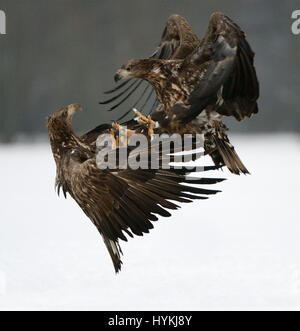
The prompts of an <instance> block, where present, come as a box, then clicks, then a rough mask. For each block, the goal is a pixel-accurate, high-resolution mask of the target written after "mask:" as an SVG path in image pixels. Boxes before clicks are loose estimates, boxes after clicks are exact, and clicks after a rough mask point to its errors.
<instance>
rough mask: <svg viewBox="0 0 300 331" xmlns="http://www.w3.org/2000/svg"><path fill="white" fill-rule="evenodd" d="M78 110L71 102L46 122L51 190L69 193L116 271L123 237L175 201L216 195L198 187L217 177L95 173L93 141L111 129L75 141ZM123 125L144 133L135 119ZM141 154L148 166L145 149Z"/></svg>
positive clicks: (140, 230) (148, 224) (172, 171)
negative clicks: (51, 162)
mask: <svg viewBox="0 0 300 331" xmlns="http://www.w3.org/2000/svg"><path fill="white" fill-rule="evenodd" d="M80 109H81V106H79V105H77V104H73V105H70V106H67V107H64V108H62V109H60V110H58V111H57V112H55V113H54V114H53V115H51V116H50V117H49V118H48V131H49V138H50V144H51V148H52V153H53V156H54V159H55V163H56V188H57V191H58V194H59V192H60V190H62V191H63V193H64V196H65V197H67V195H68V194H69V195H70V196H71V197H72V198H73V199H74V200H75V201H76V202H77V204H78V205H79V206H80V208H81V209H82V211H83V212H84V213H85V214H86V216H87V217H88V218H89V219H90V220H91V221H92V222H93V224H94V225H95V226H96V228H97V230H98V231H99V233H100V234H101V236H102V238H103V240H104V243H105V245H106V248H107V249H108V252H109V254H110V257H111V259H112V262H113V265H114V268H115V271H116V272H118V271H120V269H121V265H122V261H121V254H122V251H121V248H120V245H119V241H120V240H124V241H127V237H128V236H129V237H133V236H134V235H137V236H142V235H143V234H145V233H148V232H149V230H150V229H152V228H153V224H152V222H155V221H157V220H158V216H162V217H170V216H171V214H170V212H169V211H168V210H174V209H178V208H179V206H178V205H177V204H176V203H175V202H182V203H188V202H192V201H193V200H199V199H206V198H207V197H208V196H209V195H211V194H216V193H217V192H218V191H216V190H212V189H204V188H201V187H199V185H209V184H216V183H218V182H220V181H222V180H223V179H217V178H199V177H198V178H197V177H196V178H193V181H192V182H191V181H190V179H189V177H187V175H188V174H189V173H190V172H191V171H192V170H190V169H185V168H182V169H178V168H177V169H176V168H175V167H172V166H170V168H169V169H163V168H162V167H161V166H160V167H159V168H158V169H152V168H151V166H149V167H148V168H147V169H136V170H132V169H130V168H129V167H128V168H121V167H119V166H117V168H114V169H109V168H105V169H103V170H101V169H100V167H98V163H97V144H96V141H97V139H98V137H99V136H101V135H103V134H107V133H110V132H111V130H112V125H109V124H102V125H99V126H98V127H96V128H95V129H94V130H92V131H90V132H88V133H86V134H84V135H82V136H80V137H78V136H76V135H75V133H74V132H73V129H72V117H73V115H74V113H75V112H76V111H78V110H80ZM126 126H127V127H129V129H130V130H131V132H137V133H142V134H146V135H147V130H145V129H144V128H143V126H140V125H139V124H138V123H137V122H136V121H130V122H128V123H126ZM147 141H148V142H150V141H151V139H150V137H149V136H147ZM147 147H148V146H147ZM120 148H121V147H118V148H117V150H116V151H117V152H118V150H119V149H120ZM129 152H130V151H129ZM142 153H144V154H145V155H147V160H148V162H150V160H151V148H146V149H145V150H143V151H142ZM131 157H132V158H135V157H136V155H133V156H131V154H130V153H128V154H127V158H128V161H130V158H131ZM162 157H163V155H161V158H162ZM149 165H150V164H149ZM214 169H217V168H216V167H207V168H205V169H204V170H214ZM186 183H189V184H190V183H192V184H195V185H197V186H195V185H185V184H186Z"/></svg>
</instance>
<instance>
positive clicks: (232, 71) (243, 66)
mask: <svg viewBox="0 0 300 331" xmlns="http://www.w3.org/2000/svg"><path fill="white" fill-rule="evenodd" d="M253 59H254V53H253V51H252V50H251V47H250V45H249V43H248V42H247V40H246V37H245V33H244V32H243V31H242V30H241V29H240V27H239V26H238V25H237V24H236V23H234V22H233V21H232V20H231V19H230V18H228V17H227V16H225V15H224V14H222V13H214V14H212V16H211V18H210V22H209V25H208V29H207V31H206V34H205V36H204V38H203V39H202V40H199V39H198V37H197V36H196V35H195V34H194V32H193V31H192V29H191V27H190V25H189V24H188V23H187V21H186V20H185V19H184V18H182V17H181V16H179V15H172V16H170V18H169V19H168V22H167V25H166V27H165V29H164V32H163V35H162V39H161V42H160V44H159V46H158V48H157V49H156V50H155V52H154V53H153V54H152V56H151V57H150V58H146V59H134V60H130V61H128V62H127V63H125V64H124V65H122V67H121V68H120V69H119V70H118V71H117V73H116V75H115V81H117V82H118V81H120V80H121V79H124V78H126V80H124V81H123V82H121V84H120V85H118V86H117V87H115V88H114V89H113V90H110V91H108V92H106V93H109V94H111V93H115V92H117V93H118V94H117V95H114V96H113V97H112V98H110V99H108V100H106V101H104V102H101V103H102V104H112V102H117V103H116V104H114V105H112V106H111V108H110V110H113V109H115V108H118V107H119V106H120V105H122V104H123V103H124V102H125V101H126V100H127V99H128V98H129V97H131V96H132V95H134V92H136V91H137V89H138V88H139V87H140V86H141V84H142V83H143V82H144V81H146V82H147V83H149V84H150V86H146V88H145V89H144V90H143V91H142V92H141V93H140V95H139V98H138V99H137V100H136V101H135V103H134V104H133V107H136V108H139V105H140V108H139V110H140V112H142V111H143V109H144V108H145V106H146V105H147V103H148V101H149V100H150V99H151V96H152V94H153V91H155V93H156V100H155V102H154V104H153V106H152V107H150V112H151V117H146V116H143V115H142V114H141V113H138V115H140V122H141V124H144V125H148V126H153V121H155V122H156V123H157V124H158V125H159V132H166V133H174V132H176V133H180V134H185V133H200V134H203V135H204V138H205V153H206V154H209V155H210V156H211V158H212V159H213V161H214V163H215V165H217V166H224V165H225V166H227V168H228V169H229V170H230V171H231V172H232V173H234V174H240V173H245V174H247V173H248V170H247V168H246V167H245V165H244V164H243V162H242V161H241V160H240V158H239V156H238V155H237V153H236V152H235V149H234V147H233V146H232V145H231V143H230V142H229V139H228V137H227V134H226V131H227V130H228V129H227V127H226V126H225V124H224V123H223V122H222V117H223V116H232V117H234V118H236V119H237V120H238V121H241V120H242V119H244V118H245V117H251V115H252V114H255V113H257V112H258V107H257V99H258V97H259V84H258V80H257V76H256V71H255V68H254V64H253ZM149 84H147V85H149ZM151 88H152V89H151ZM149 90H150V92H149V94H148V95H147V93H148V92H147V91H149ZM120 91H121V92H120ZM143 100H144V102H142V101H143ZM129 111H130V110H128V111H126V112H125V113H124V114H123V115H122V116H121V117H120V119H122V118H124V116H126V115H127V114H128V113H129Z"/></svg>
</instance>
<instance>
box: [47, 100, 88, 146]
mask: <svg viewBox="0 0 300 331" xmlns="http://www.w3.org/2000/svg"><path fill="white" fill-rule="evenodd" d="M78 110H82V107H81V106H80V105H79V104H71V105H69V106H66V107H64V108H61V109H59V110H58V111H56V112H55V113H54V114H52V115H51V116H49V117H48V125H47V126H48V131H49V136H50V139H51V140H53V141H62V140H64V138H65V137H67V136H68V135H69V134H72V133H73V131H72V117H73V115H74V114H75V113H76V112H77V111H78Z"/></svg>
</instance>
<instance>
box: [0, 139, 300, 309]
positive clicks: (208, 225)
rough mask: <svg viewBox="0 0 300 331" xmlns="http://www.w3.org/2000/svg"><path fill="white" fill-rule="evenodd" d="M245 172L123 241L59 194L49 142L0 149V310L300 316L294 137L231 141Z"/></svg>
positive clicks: (299, 180)
mask: <svg viewBox="0 0 300 331" xmlns="http://www.w3.org/2000/svg"><path fill="white" fill-rule="evenodd" d="M232 142H233V144H234V145H235V146H236V149H237V151H238V153H239V155H240V156H241V158H242V160H243V161H244V163H245V164H246V166H247V168H248V169H249V170H250V171H251V173H252V175H251V176H241V177H238V176H234V175H231V174H230V173H229V172H228V171H224V172H222V171H219V172H218V173H217V174H216V173H211V174H210V176H220V177H225V178H227V179H228V180H227V181H225V182H223V183H220V184H217V185H216V186H215V187H216V188H219V189H221V190H222V191H223V192H222V193H219V194H218V195H217V196H213V197H211V198H210V199H209V200H207V201H198V202H196V203H193V204H189V205H187V204H185V205H183V208H182V209H180V210H178V211H175V212H174V213H173V217H172V218H170V219H161V220H160V221H159V222H157V223H156V224H155V229H154V230H152V231H151V233H150V235H146V236H144V237H142V238H135V239H134V240H130V241H129V242H128V243H121V244H122V247H123V251H124V258H123V262H124V265H123V270H122V272H121V273H120V274H119V275H115V274H114V270H113V267H112V263H111V261H110V258H109V255H108V253H107V251H106V249H105V247H104V244H103V242H102V238H101V237H100V236H99V234H98V232H97V230H96V229H95V228H94V226H93V225H92V223H91V222H90V221H89V220H88V219H87V218H86V216H85V215H84V214H83V213H82V211H81V210H80V209H79V207H77V205H76V204H75V203H74V201H72V199H70V198H68V199H67V200H64V199H63V198H62V197H61V198H58V197H57V196H56V194H55V192H54V177H55V166H54V161H53V159H52V155H51V153H50V148H49V146H48V145H47V144H45V143H44V144H42V143H40V144H31V145H30V144H17V145H12V146H6V145H0V155H1V165H0V167H1V189H0V198H1V214H0V215H1V218H0V222H1V231H0V310H10V309H18V310H21V309H22V310H24V309H25V310H35V309H38V310H46V309H47V310H79V309H80V310H87V309H91V310H202V309H209V310H210V309H228V310H230V309H300V217H299V215H300V213H299V207H300V199H299V186H300V171H299V170H300V169H299V165H300V137H299V136H292V135H290V136H289V135H286V136H285V135H280V136H272V135H270V136H232Z"/></svg>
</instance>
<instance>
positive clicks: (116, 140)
mask: <svg viewBox="0 0 300 331" xmlns="http://www.w3.org/2000/svg"><path fill="white" fill-rule="evenodd" d="M115 133H116V132H115V130H114V128H111V129H110V135H111V140H112V148H113V149H116V148H118V147H119V137H118V136H116V135H115Z"/></svg>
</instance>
